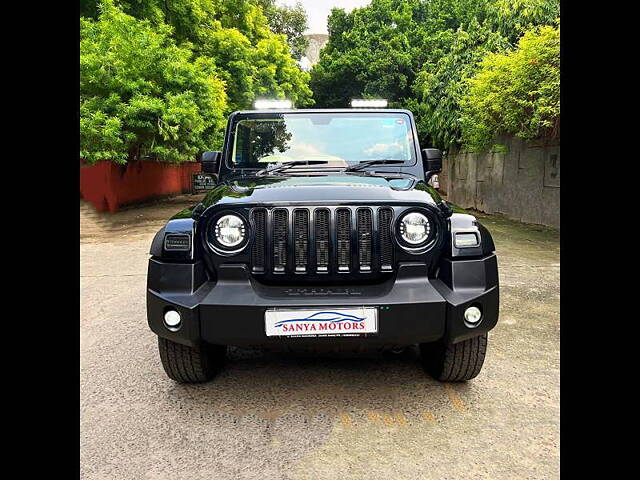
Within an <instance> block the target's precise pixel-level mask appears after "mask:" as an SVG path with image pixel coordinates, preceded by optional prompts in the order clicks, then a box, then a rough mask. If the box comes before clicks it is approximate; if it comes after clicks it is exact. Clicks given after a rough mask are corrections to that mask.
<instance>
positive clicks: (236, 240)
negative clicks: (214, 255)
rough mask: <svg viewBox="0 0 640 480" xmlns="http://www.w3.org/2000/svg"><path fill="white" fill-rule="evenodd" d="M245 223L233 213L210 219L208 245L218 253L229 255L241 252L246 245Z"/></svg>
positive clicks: (247, 231) (247, 230)
mask: <svg viewBox="0 0 640 480" xmlns="http://www.w3.org/2000/svg"><path fill="white" fill-rule="evenodd" d="M248 239H249V229H248V226H247V222H246V221H245V220H244V218H242V217H241V216H240V215H237V214H235V213H223V214H221V215H219V216H217V217H215V218H213V219H212V222H211V226H210V228H209V244H210V245H211V246H212V247H214V250H216V251H220V253H224V254H231V253H237V252H239V251H240V250H242V249H243V248H244V247H245V246H246V245H247V243H248Z"/></svg>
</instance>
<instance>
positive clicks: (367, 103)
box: [351, 98, 388, 108]
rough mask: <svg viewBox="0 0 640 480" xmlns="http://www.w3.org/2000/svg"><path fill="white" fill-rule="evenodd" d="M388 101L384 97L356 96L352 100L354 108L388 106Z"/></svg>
mask: <svg viewBox="0 0 640 480" xmlns="http://www.w3.org/2000/svg"><path fill="white" fill-rule="evenodd" d="M387 103H388V102H387V101H386V100H385V99H384V98H371V99H363V98H354V99H353V100H351V107H352V108H387Z"/></svg>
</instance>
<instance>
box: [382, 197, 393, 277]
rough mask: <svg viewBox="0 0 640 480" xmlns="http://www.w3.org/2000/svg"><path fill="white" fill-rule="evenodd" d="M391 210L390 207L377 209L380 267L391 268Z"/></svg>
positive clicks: (388, 269)
mask: <svg viewBox="0 0 640 480" xmlns="http://www.w3.org/2000/svg"><path fill="white" fill-rule="evenodd" d="M392 217H393V212H392V211H391V209H390V208H381V209H380V210H378V230H379V232H378V235H379V236H380V269H381V270H383V271H390V270H392V269H393V245H392V243H391V219H392Z"/></svg>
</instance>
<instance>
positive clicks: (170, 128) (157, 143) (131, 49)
mask: <svg viewBox="0 0 640 480" xmlns="http://www.w3.org/2000/svg"><path fill="white" fill-rule="evenodd" d="M171 33H172V29H171V27H169V26H166V25H163V24H161V25H158V26H154V25H152V24H151V23H150V22H149V21H146V20H137V19H135V18H133V17H131V16H129V15H127V14H125V13H123V12H122V11H121V10H120V9H119V8H118V7H117V6H115V5H114V4H113V3H112V2H111V1H110V0H107V1H105V2H103V4H102V5H101V12H100V15H99V17H98V19H97V20H91V19H85V18H81V20H80V150H81V152H80V155H81V157H82V158H84V159H85V160H87V161H88V162H90V163H93V162H96V161H98V160H102V159H111V160H114V161H116V162H119V163H124V162H126V161H127V160H130V159H135V158H141V157H143V156H151V157H154V158H158V159H160V160H164V161H172V162H179V161H185V160H189V159H193V157H194V155H195V154H196V153H197V152H199V151H202V150H204V149H208V148H212V147H213V146H214V145H215V144H216V143H219V141H220V132H221V130H222V128H223V126H224V117H223V113H224V112H225V110H226V108H227V104H226V93H225V90H224V83H223V81H222V80H221V79H220V77H219V76H218V74H217V69H216V66H215V63H214V61H213V60H212V59H210V58H206V57H199V58H194V55H193V52H191V51H190V50H189V49H186V48H181V47H178V46H177V45H176V44H175V42H174V41H173V40H172V38H171Z"/></svg>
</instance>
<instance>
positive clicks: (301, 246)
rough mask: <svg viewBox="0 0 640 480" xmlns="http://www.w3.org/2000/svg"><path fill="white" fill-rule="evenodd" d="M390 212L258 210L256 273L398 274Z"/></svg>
mask: <svg viewBox="0 0 640 480" xmlns="http://www.w3.org/2000/svg"><path fill="white" fill-rule="evenodd" d="M392 221H393V210H392V209H391V208H389V207H359V208H355V207H354V208H346V207H337V208H334V207H312V208H291V209H289V210H287V209H285V208H275V209H268V208H254V209H253V210H252V211H251V223H252V226H253V229H254V235H253V243H252V245H251V263H252V264H251V271H252V272H253V273H255V274H261V273H269V274H284V273H290V274H291V273H297V274H319V275H325V274H332V273H333V274H341V273H361V274H367V273H371V272H389V271H392V270H393V267H394V264H393V261H394V258H393V248H394V246H393V239H392V238H391V237H392V234H391V224H392Z"/></svg>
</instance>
